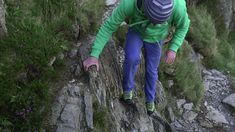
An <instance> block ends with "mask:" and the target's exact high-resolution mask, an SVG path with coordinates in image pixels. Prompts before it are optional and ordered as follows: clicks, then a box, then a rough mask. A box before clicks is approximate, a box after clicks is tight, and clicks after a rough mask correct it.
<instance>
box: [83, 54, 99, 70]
mask: <svg viewBox="0 0 235 132" xmlns="http://www.w3.org/2000/svg"><path fill="white" fill-rule="evenodd" d="M83 66H84V69H85V71H88V70H89V68H90V67H91V66H96V70H97V71H99V61H98V59H97V58H95V57H92V56H91V57H88V58H87V59H86V60H84V61H83Z"/></svg>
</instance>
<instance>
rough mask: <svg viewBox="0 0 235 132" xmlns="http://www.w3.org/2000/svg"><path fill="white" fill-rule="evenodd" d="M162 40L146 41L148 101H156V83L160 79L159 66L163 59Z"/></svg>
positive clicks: (146, 88)
mask: <svg viewBox="0 0 235 132" xmlns="http://www.w3.org/2000/svg"><path fill="white" fill-rule="evenodd" d="M161 50H162V42H160V43H156V44H153V43H148V42H144V52H145V86H144V88H145V95H146V102H147V103H154V99H155V94H156V83H157V80H158V66H159V63H160V59H161Z"/></svg>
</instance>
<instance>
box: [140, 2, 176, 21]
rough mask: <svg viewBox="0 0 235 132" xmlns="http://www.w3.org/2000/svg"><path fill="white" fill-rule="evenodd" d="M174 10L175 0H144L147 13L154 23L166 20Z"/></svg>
mask: <svg viewBox="0 0 235 132" xmlns="http://www.w3.org/2000/svg"><path fill="white" fill-rule="evenodd" d="M172 10H173V0H144V12H145V15H146V16H147V17H148V18H149V19H150V21H151V22H152V23H154V24H160V23H163V22H165V21H166V20H167V19H168V18H169V17H170V15H171V13H172Z"/></svg>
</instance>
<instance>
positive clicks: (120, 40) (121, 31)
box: [114, 26, 128, 47]
mask: <svg viewBox="0 0 235 132" xmlns="http://www.w3.org/2000/svg"><path fill="white" fill-rule="evenodd" d="M127 30H128V26H120V27H119V28H118V30H117V31H116V32H115V33H114V36H115V37H114V40H115V44H116V46H121V47H124V43H125V38H126V34H127Z"/></svg>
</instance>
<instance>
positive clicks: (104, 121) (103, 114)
mask: <svg viewBox="0 0 235 132" xmlns="http://www.w3.org/2000/svg"><path fill="white" fill-rule="evenodd" d="M93 109H94V115H93V121H94V127H95V132H109V131H110V129H111V127H112V121H111V117H110V116H111V114H110V113H109V111H108V108H106V107H104V106H100V105H99V103H98V101H95V102H94V103H93Z"/></svg>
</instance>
